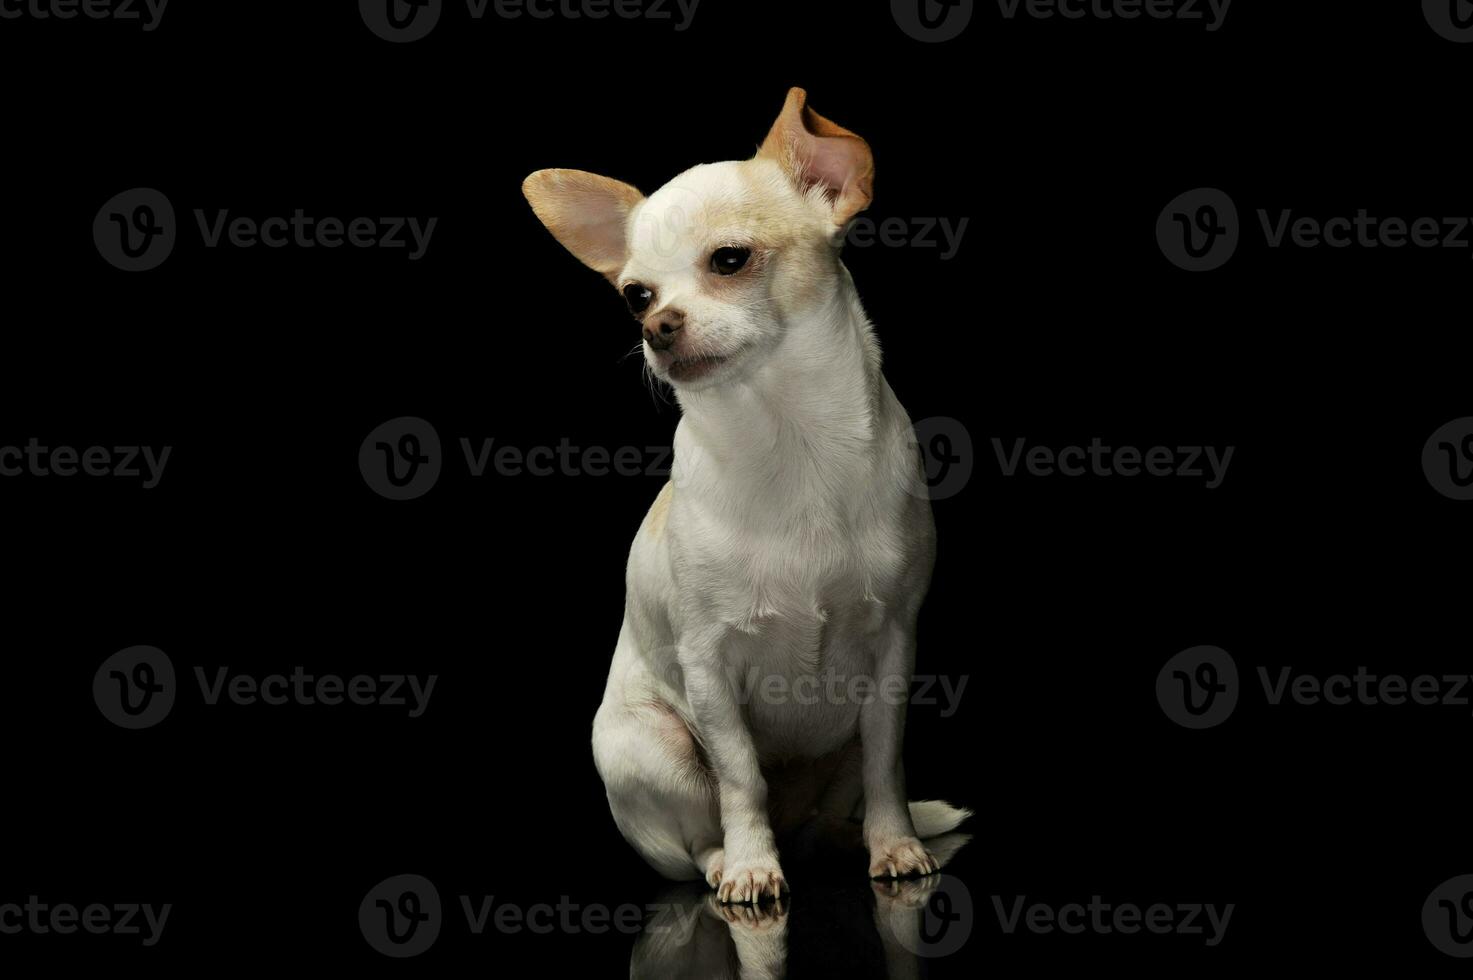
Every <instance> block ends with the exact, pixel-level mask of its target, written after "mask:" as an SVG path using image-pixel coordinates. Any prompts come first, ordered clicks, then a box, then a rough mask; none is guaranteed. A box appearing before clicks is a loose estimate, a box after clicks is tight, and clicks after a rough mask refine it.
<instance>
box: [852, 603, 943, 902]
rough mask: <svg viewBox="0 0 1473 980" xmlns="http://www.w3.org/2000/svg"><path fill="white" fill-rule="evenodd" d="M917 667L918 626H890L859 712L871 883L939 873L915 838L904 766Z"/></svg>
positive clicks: (880, 640)
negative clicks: (907, 712) (908, 708)
mask: <svg viewBox="0 0 1473 980" xmlns="http://www.w3.org/2000/svg"><path fill="white" fill-rule="evenodd" d="M914 666H915V624H914V622H913V621H912V622H908V623H901V622H894V621H892V622H891V623H889V624H887V625H886V627H885V629H884V631H883V632H882V633H881V634H880V636H879V637H878V639H877V643H876V646H875V680H876V684H875V685H874V690H873V692H872V695H871V697H870V698H869V699H868V700H867V701H866V702H865V703H864V704H863V705H861V706H860V709H859V739H860V743H861V748H862V751H863V757H864V842H865V846H867V847H868V848H869V873H870V877H872V878H897V877H903V876H905V875H910V874H930V873H931V872H933V871H935V870H937V868H938V867H939V864H938V862H937V861H936V859H935V858H934V857H933V856H932V855H931V853H930V852H929V851H927V850H926V848H925V847H924V845H922V844H921V842H920V841H919V840H918V839H917V838H916V830H915V824H914V823H912V821H911V818H910V804H909V802H908V801H907V799H906V792H905V766H904V763H903V762H902V760H901V747H902V745H903V744H904V741H905V709H906V705H907V704H908V702H909V701H910V684H911V677H912V673H913V669H914ZM897 678H898V679H899V680H897ZM900 681H903V682H904V683H903V684H902V683H900ZM897 691H898V692H899V693H898V695H897V693H896V692H897Z"/></svg>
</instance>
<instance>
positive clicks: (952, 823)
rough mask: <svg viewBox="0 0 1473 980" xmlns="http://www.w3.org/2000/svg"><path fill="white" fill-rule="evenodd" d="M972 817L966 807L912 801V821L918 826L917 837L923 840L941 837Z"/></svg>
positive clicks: (939, 802) (935, 802)
mask: <svg viewBox="0 0 1473 980" xmlns="http://www.w3.org/2000/svg"><path fill="white" fill-rule="evenodd" d="M971 815H972V811H971V810H968V809H967V808H966V807H960V806H952V805H951V804H950V803H946V802H943V801H941V800H912V801H911V803H910V821H911V823H913V824H915V825H916V836H917V837H919V838H920V839H921V840H926V839H927V838H929V837H940V836H941V835H942V834H945V833H950V832H951V831H953V830H955V829H956V828H958V827H960V826H961V825H962V821H964V820H966V819H967V818H968V817H970V816H971Z"/></svg>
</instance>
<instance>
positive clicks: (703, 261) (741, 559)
mask: <svg viewBox="0 0 1473 980" xmlns="http://www.w3.org/2000/svg"><path fill="white" fill-rule="evenodd" d="M534 176H535V175H534ZM532 196H533V195H532V194H531V193H529V197H532ZM539 203H541V202H540V201H539V200H536V199H534V207H537V206H538V205H539ZM551 210H552V209H551V208H550V207H548V206H544V207H543V208H541V209H540V210H539V213H543V212H544V211H551ZM555 230H556V229H555ZM842 232H843V229H842V227H838V226H836V224H835V219H834V215H833V213H832V211H831V208H830V203H829V197H826V196H825V194H824V193H823V190H822V188H817V189H814V188H808V189H805V188H803V187H802V186H801V185H800V183H799V182H798V181H795V180H794V179H793V178H792V176H791V175H790V173H789V172H788V171H787V170H786V169H785V168H784V167H783V166H781V165H780V164H779V163H778V162H776V161H774V160H771V159H766V158H762V157H759V158H757V159H754V160H749V161H742V162H734V163H722V164H712V165H706V166H701V167H697V168H694V169H693V170H690V171H687V172H686V173H684V174H682V175H680V176H679V177H677V178H676V179H675V180H673V181H671V183H670V184H668V185H666V187H664V188H662V189H661V190H660V191H658V192H657V193H655V194H654V195H652V196H651V197H649V198H648V199H645V200H643V201H641V202H640V203H639V204H638V205H637V206H636V207H635V208H634V209H633V211H632V213H630V214H629V217H628V221H627V226H626V239H625V242H624V246H625V249H626V254H625V259H626V261H625V262H624V265H623V267H622V269H621V270H619V272H618V274H617V275H610V278H611V279H613V280H615V282H616V285H619V286H621V287H622V286H624V285H627V284H629V283H635V282H637V283H640V284H643V285H644V286H646V287H648V288H650V289H653V290H654V291H655V294H656V300H655V304H654V305H653V306H652V307H651V309H650V310H649V311H647V314H646V316H645V317H644V320H645V323H647V324H648V323H651V322H657V321H658V320H659V318H660V316H661V315H662V314H663V313H664V312H665V311H668V310H679V311H680V312H681V313H682V314H683V315H684V317H685V326H684V328H683V329H682V330H681V333H680V337H679V346H678V348H677V349H676V350H674V351H672V352H670V353H660V354H657V352H655V351H653V350H651V349H650V347H649V346H648V345H646V347H645V353H646V357H647V361H648V364H649V367H650V369H651V371H652V372H654V373H655V374H656V376H658V377H660V378H662V379H665V380H669V371H668V366H669V363H670V362H671V360H673V359H674V358H675V357H679V356H687V355H692V353H693V352H694V354H695V355H702V354H704V355H715V356H721V357H725V358H727V360H725V361H724V362H722V363H721V364H720V365H719V366H718V367H717V368H716V369H715V370H714V371H712V372H711V373H710V374H708V375H707V376H705V377H701V378H699V379H697V380H693V381H690V382H687V383H682V382H679V381H676V382H675V383H674V388H675V394H676V397H677V399H678V400H679V403H680V407H681V410H682V418H681V421H680V423H679V426H678V427H677V429H676V433H675V457H674V459H675V462H674V468H673V471H672V478H671V485H670V486H667V488H666V489H665V491H663V492H662V493H661V496H660V499H659V500H657V502H656V504H655V506H654V507H653V508H652V509H651V511H650V514H649V515H647V516H646V519H645V522H644V525H643V526H642V527H641V529H640V531H639V532H638V534H637V535H636V537H635V541H634V545H633V547H632V549H631V551H630V555H629V564H628V572H627V583H626V584H627V598H626V602H625V614H624V623H623V628H622V629H621V631H620V635H619V640H618V643H617V645H616V647H615V651H614V658H613V664H612V668H611V670H610V672H609V679H608V684H607V687H606V690H605V693H604V699H603V703H602V705H601V706H600V708H599V711H598V714H597V716H596V717H595V719H594V727H593V749H594V758H595V761H596V763H597V765H598V770H599V772H600V774H601V775H602V777H603V780H604V783H605V786H606V789H607V791H608V798H609V805H610V808H611V810H612V812H613V816H614V819H615V822H616V823H617V825H618V827H619V829H620V831H621V832H622V833H623V834H624V836H625V837H626V838H627V839H628V840H629V842H630V843H631V844H632V845H633V846H634V847H635V849H636V850H637V851H639V853H640V854H641V855H643V856H644V857H645V858H646V860H648V861H649V863H650V864H651V865H652V866H653V867H655V868H656V869H657V870H658V871H660V872H661V873H662V874H664V875H666V876H668V877H670V878H675V879H685V878H698V877H703V878H705V879H706V880H707V881H708V882H710V883H711V884H712V885H713V886H716V887H718V894H719V897H720V899H721V900H722V901H738V902H747V901H757V900H758V899H759V898H760V897H761V896H763V895H764V894H771V895H777V894H778V893H779V892H780V891H781V890H782V889H783V888H784V887H785V880H784V877H783V872H782V869H781V867H780V864H779V857H778V853H777V849H776V841H775V835H774V830H773V827H772V822H771V819H770V815H771V814H772V813H774V812H777V811H780V810H784V809H788V810H789V811H791V809H792V808H793V807H796V808H797V810H798V816H799V817H800V818H809V817H811V818H814V819H818V820H824V819H827V820H833V821H843V820H845V819H848V818H855V817H858V816H860V815H861V814H862V817H863V834H862V836H863V840H864V842H865V844H866V846H867V847H868V849H869V852H870V872H871V874H872V875H875V876H891V877H893V876H897V875H906V874H911V873H929V872H931V871H934V870H936V868H937V867H938V864H939V863H938V861H937V859H936V858H935V857H934V856H933V855H932V854H931V853H930V852H928V851H927V850H926V849H925V847H924V846H923V845H922V844H921V843H920V841H919V840H918V837H919V836H921V835H924V836H933V835H938V834H942V833H944V832H946V831H949V830H951V829H953V828H954V827H956V826H957V824H959V823H960V822H961V821H962V820H963V819H964V818H965V817H966V816H967V815H968V813H967V811H964V810H960V809H958V808H955V807H951V806H949V805H948V804H943V803H935V802H929V803H922V804H911V805H909V806H908V805H907V802H906V793H905V779H904V773H903V767H902V765H901V744H902V734H903V728H904V719H905V700H906V697H904V696H902V697H899V698H896V697H890V698H879V699H871V700H869V701H868V703H863V702H862V701H861V700H860V699H856V698H854V697H851V696H849V694H850V693H852V691H845V692H843V693H841V694H840V696H828V695H826V694H824V693H823V692H822V691H820V692H819V694H820V696H817V697H803V698H799V697H797V696H781V695H779V696H777V697H765V696H764V695H763V693H762V689H761V684H763V683H769V682H773V681H772V679H781V681H785V682H787V683H788V684H790V685H791V684H794V683H803V682H804V680H805V679H806V680H807V681H808V682H813V681H814V680H815V679H816V678H817V677H821V676H824V675H826V674H827V675H829V676H839V677H845V678H855V677H861V676H862V677H870V678H874V679H876V680H877V681H879V682H885V681H886V680H887V679H889V680H890V681H891V682H893V683H895V684H897V685H903V690H904V691H905V692H907V693H908V691H909V684H910V678H911V672H912V665H913V662H914V655H915V627H916V615H917V612H918V610H919V607H920V605H921V600H922V598H923V597H924V595H925V592H926V588H927V585H928V583H929V579H930V574H931V567H932V561H933V554H934V537H935V532H934V526H933V523H932V519H931V511H930V504H929V502H928V500H927V499H926V495H925V491H924V484H923V483H922V482H921V481H922V474H921V472H920V461H919V457H918V454H917V451H916V447H915V445H914V438H913V435H912V432H911V424H910V420H909V419H908V417H907V416H906V413H905V410H904V409H903V408H902V407H901V405H900V403H899V401H898V400H897V399H896V397H895V394H894V392H892V391H891V390H890V386H889V385H888V384H887V383H886V381H885V379H884V377H883V375H882V374H881V372H880V355H879V348H878V345H877V344H876V342H875V338H874V333H873V330H872V328H871V326H870V323H869V321H868V319H867V318H866V316H865V314H864V310H863V308H862V307H861V305H860V302H859V298H858V295H857V293H856V291H855V288H854V284H853V282H852V281H851V280H850V277H849V274H848V272H847V270H846V269H845V268H844V266H843V265H842V264H841V263H840V261H839V257H838V243H839V241H840V240H841V239H842ZM732 244H743V245H749V246H751V247H752V248H753V259H752V263H753V265H752V268H751V269H750V270H748V271H747V272H746V273H744V275H745V278H743V279H737V278H736V277H732V279H731V281H729V282H721V281H717V280H716V279H715V278H713V272H712V270H711V268H710V266H709V256H710V254H711V252H712V250H713V249H716V248H720V247H723V246H726V245H732ZM570 247H571V246H570ZM616 251H617V250H616ZM751 678H757V679H758V687H759V689H758V691H756V692H751V691H747V690H745V685H746V683H747V681H748V680H749V679H751ZM779 690H780V689H779ZM789 690H790V691H791V690H792V688H791V687H790V688H789ZM810 690H811V689H810ZM744 694H747V695H750V696H749V697H745V698H744V697H743V695H744ZM744 702H745V703H744ZM897 702H898V703H897ZM813 760H823V762H822V763H821V764H816V765H815V764H813ZM795 766H796V767H797V768H796V769H795V768H794V767H795ZM774 767H786V768H785V769H784V771H785V772H788V773H792V772H796V773H797V774H798V775H797V776H796V778H788V779H785V781H784V783H783V790H782V795H783V799H776V798H774V794H772V793H770V792H769V780H770V779H771V778H772V774H773V772H774ZM789 815H791V813H790V814H789Z"/></svg>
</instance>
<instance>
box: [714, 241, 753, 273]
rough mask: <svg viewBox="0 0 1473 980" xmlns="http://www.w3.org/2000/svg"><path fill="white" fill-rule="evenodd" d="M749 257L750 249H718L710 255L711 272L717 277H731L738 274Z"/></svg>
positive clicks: (750, 255) (750, 254)
mask: <svg viewBox="0 0 1473 980" xmlns="http://www.w3.org/2000/svg"><path fill="white" fill-rule="evenodd" d="M751 257H752V250H751V249H750V248H718V249H717V250H716V251H715V252H714V253H713V254H712V255H711V271H712V272H714V273H716V274H717V275H718V276H729V275H733V274H734V273H737V272H740V271H741V270H742V266H744V265H746V264H747V259H749V258H751Z"/></svg>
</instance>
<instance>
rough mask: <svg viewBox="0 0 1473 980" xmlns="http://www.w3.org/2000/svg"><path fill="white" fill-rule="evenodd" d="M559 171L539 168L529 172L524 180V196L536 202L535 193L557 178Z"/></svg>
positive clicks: (544, 188)
mask: <svg viewBox="0 0 1473 980" xmlns="http://www.w3.org/2000/svg"><path fill="white" fill-rule="evenodd" d="M557 173H558V172H557V171H556V170H538V171H536V172H535V173H531V174H528V175H527V179H526V180H524V181H522V196H523V197H525V198H526V199H527V200H528V201H533V203H535V195H536V194H537V193H538V192H539V191H544V190H546V189H547V186H548V185H549V184H551V183H553V182H554V181H555V180H557Z"/></svg>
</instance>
